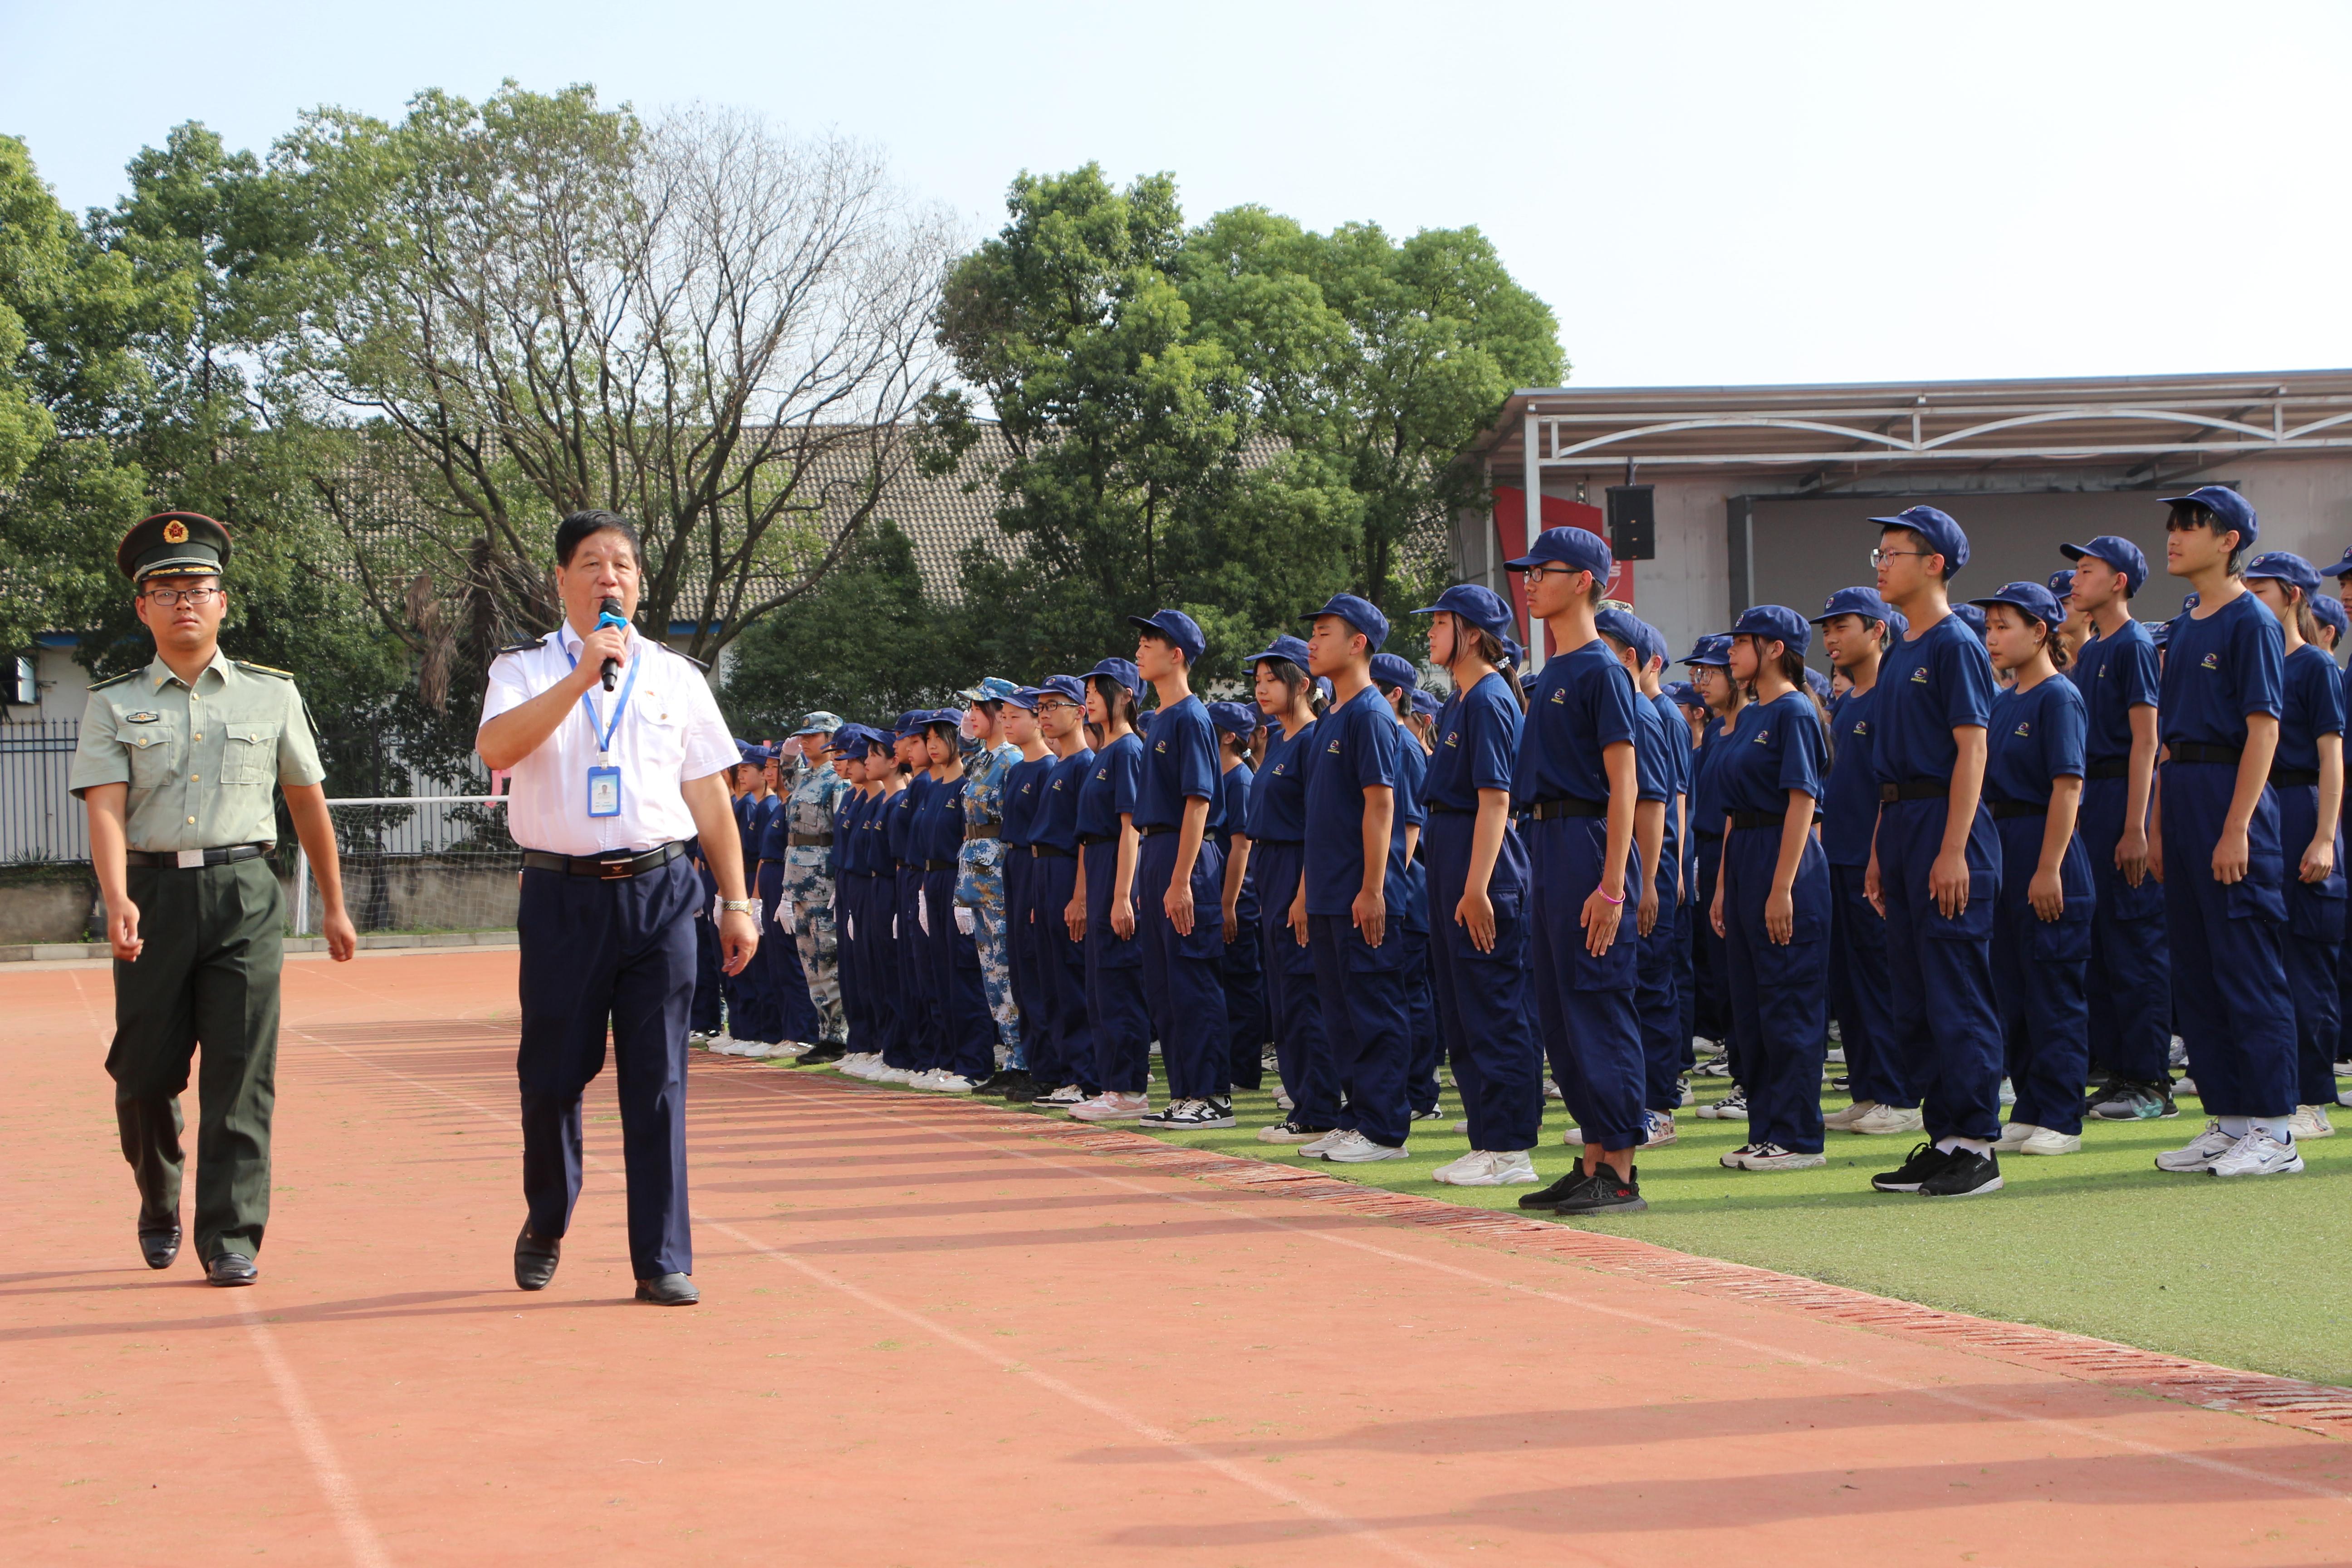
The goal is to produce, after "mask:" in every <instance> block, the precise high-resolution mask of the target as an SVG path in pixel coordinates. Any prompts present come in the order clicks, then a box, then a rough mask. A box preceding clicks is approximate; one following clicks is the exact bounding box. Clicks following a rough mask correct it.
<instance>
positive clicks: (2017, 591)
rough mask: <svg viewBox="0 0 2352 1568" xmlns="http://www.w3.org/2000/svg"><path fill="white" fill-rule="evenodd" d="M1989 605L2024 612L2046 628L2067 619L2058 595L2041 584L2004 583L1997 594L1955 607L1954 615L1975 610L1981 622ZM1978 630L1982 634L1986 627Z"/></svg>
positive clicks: (1953, 607) (1953, 608) (1971, 600)
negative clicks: (2002, 606)
mask: <svg viewBox="0 0 2352 1568" xmlns="http://www.w3.org/2000/svg"><path fill="white" fill-rule="evenodd" d="M1986 605H2008V606H2009V607H2010V608H2011V609H2012V610H2022V611H2024V612H2025V613H2026V614H2027V615H2029V616H2032V617H2033V618H2034V619H2035V620H2037V621H2040V622H2041V623H2042V625H2043V626H2056V625H2057V624H2058V623H2059V622H2060V621H2063V620H2064V619H2065V618H2066V612H2065V609H2064V608H2063V606H2061V605H2059V603H2058V595H2055V594H2053V593H2052V592H2051V591H2050V590H2049V589H2047V588H2045V587H2043V586H2042V584H2039V583H2004V584H2001V587H2000V592H1999V593H1997V594H1987V595H1985V596H1984V597H1983V598H1981V599H1970V600H1969V602H1968V604H1967V605H1966V606H1962V605H1953V606H1952V614H1954V615H1956V616H1957V615H1958V614H1959V613H1960V611H1961V609H1962V608H1963V607H1965V608H1969V609H1972V610H1975V611H1976V613H1977V616H1978V618H1979V621H1981V620H1982V618H1983V616H1984V607H1985V606H1986ZM1977 630H1978V632H1979V634H1981V633H1982V632H1983V631H1984V627H1983V626H1981V625H1979V626H1978V627H1977Z"/></svg>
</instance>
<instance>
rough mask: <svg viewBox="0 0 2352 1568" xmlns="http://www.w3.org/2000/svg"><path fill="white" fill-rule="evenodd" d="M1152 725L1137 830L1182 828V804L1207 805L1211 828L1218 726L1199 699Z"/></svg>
mask: <svg viewBox="0 0 2352 1568" xmlns="http://www.w3.org/2000/svg"><path fill="white" fill-rule="evenodd" d="M1156 711H1157V714H1158V716H1157V717H1156V718H1154V719H1153V720H1152V721H1151V735H1150V741H1149V742H1148V743H1149V744H1150V748H1151V749H1150V752H1148V753H1146V757H1145V763H1144V768H1143V787H1142V789H1141V790H1140V791H1139V794H1138V795H1137V797H1136V804H1135V806H1134V813H1135V826H1138V827H1179V826H1182V825H1183V822H1184V803H1185V802H1186V801H1187V800H1205V801H1207V802H1208V803H1209V826H1212V827H1214V826H1216V816H1217V810H1216V807H1217V763H1218V760H1219V759H1218V756H1217V726H1216V721H1214V720H1213V719H1211V718H1210V717H1209V710H1208V709H1207V707H1205V706H1204V705H1203V704H1202V701H1201V700H1200V699H1199V698H1198V697H1190V696H1188V697H1186V698H1185V699H1184V700H1182V701H1181V702H1179V703H1177V704H1175V705H1174V706H1173V707H1170V708H1161V709H1159V710H1156Z"/></svg>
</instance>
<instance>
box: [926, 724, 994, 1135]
mask: <svg viewBox="0 0 2352 1568" xmlns="http://www.w3.org/2000/svg"><path fill="white" fill-rule="evenodd" d="M962 728H963V715H962V714H961V713H959V712H957V711H956V710H953V709H950V708H941V709H938V710H934V711H933V712H932V713H931V714H930V716H929V722H927V723H926V724H925V725H924V727H923V744H924V746H925V748H926V750H927V751H928V752H929V756H930V760H931V785H932V787H931V792H930V794H929V795H928V796H926V797H925V798H924V800H923V802H922V803H921V805H919V806H917V807H916V816H915V823H914V829H913V843H914V846H915V847H916V848H917V849H918V850H919V852H920V853H921V856H922V859H923V880H922V890H921V894H920V896H919V899H918V900H917V904H916V910H915V923H916V926H917V929H918V930H919V931H920V932H921V934H922V939H923V952H924V962H925V963H926V964H927V965H928V968H929V977H930V984H931V994H932V996H933V998H934V999H935V1001H936V1002H937V1004H938V1013H937V1016H936V1023H935V1032H934V1033H933V1035H932V1037H931V1042H932V1044H931V1060H930V1064H929V1066H930V1070H929V1071H928V1072H926V1073H923V1074H921V1075H919V1076H918V1077H916V1078H914V1079H909V1080H908V1082H909V1085H910V1087H912V1088H915V1089H930V1090H933V1091H934V1092H937V1093H940V1094H970V1093H971V1092H972V1091H973V1090H974V1089H978V1088H979V1087H980V1086H981V1085H982V1083H984V1082H986V1081H987V1080H988V1079H989V1078H990V1076H991V1075H992V1074H993V1073H994V1072H995V1070H996V1018H995V1016H994V1015H993V1014H992V1013H991V1012H990V1011H989V1007H988V991H987V987H986V986H985V985H984V984H982V980H981V973H980V943H979V939H978V922H977V921H976V920H975V919H974V917H973V914H972V911H971V908H970V906H968V905H959V904H958V903H957V902H956V897H955V889H956V878H957V875H958V872H959V870H960V867H961V861H960V858H959V855H960V851H961V849H962V847H963V834H964V823H965V813H964V805H963V792H964V786H965V784H966V783H967V782H968V781H967V779H966V777H965V775H964V767H963V748H962V746H961V740H962Z"/></svg>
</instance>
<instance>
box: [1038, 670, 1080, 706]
mask: <svg viewBox="0 0 2352 1568" xmlns="http://www.w3.org/2000/svg"><path fill="white" fill-rule="evenodd" d="M1037 695H1038V696H1040V697H1045V696H1047V695H1051V696H1055V697H1059V698H1061V699H1062V700H1064V701H1066V702H1075V703H1076V704H1077V705H1078V706H1079V707H1081V708H1084V707H1085V706H1086V705H1087V683H1086V682H1085V681H1083V680H1080V679H1078V678H1077V677H1076V676H1075V675H1049V676H1047V677H1046V678H1045V679H1043V680H1041V681H1039V682H1038V683H1037Z"/></svg>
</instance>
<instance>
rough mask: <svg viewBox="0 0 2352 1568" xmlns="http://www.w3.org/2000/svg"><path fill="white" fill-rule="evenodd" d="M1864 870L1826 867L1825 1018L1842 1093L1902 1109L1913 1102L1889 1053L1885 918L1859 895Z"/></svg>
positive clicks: (1894, 1054)
mask: <svg viewBox="0 0 2352 1568" xmlns="http://www.w3.org/2000/svg"><path fill="white" fill-rule="evenodd" d="M1868 871H1869V868H1868V867H1867V866H1832V867H1831V868H1830V1013H1831V1015H1832V1016H1833V1017H1835V1018H1836V1019H1837V1021H1838V1037H1839V1040H1840V1042H1841V1043H1842V1044H1843V1046H1844V1047H1845V1076H1846V1088H1847V1090H1848V1092H1850V1093H1851V1094H1852V1095H1853V1098H1854V1099H1855V1100H1872V1101H1874V1102H1875V1103H1877V1104H1880V1105H1893V1106H1897V1107H1900V1108H1901V1109H1903V1110H1912V1109H1913V1108H1915V1107H1916V1106H1917V1105H1918V1103H1919V1096H1918V1095H1917V1094H1916V1092H1915V1091H1914V1090H1913V1089H1912V1088H1911V1079H1910V1078H1909V1076H1908V1075H1907V1074H1906V1073H1905V1071H1904V1070H1903V1056H1902V1053H1901V1052H1899V1051H1897V1050H1896V1049H1895V1043H1894V1042H1895V1014H1894V1003H1893V1002H1892V1001H1891V1000H1890V998H1889V997H1888V994H1887V978H1886V976H1887V969H1886V917H1885V915H1882V914H1880V913H1879V912H1878V911H1877V910H1875V909H1874V908H1872V907H1871V902H1870V899H1869V896H1868V895H1867V894H1865V893H1864V891H1863V883H1864V880H1866V879H1867V875H1868Z"/></svg>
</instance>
